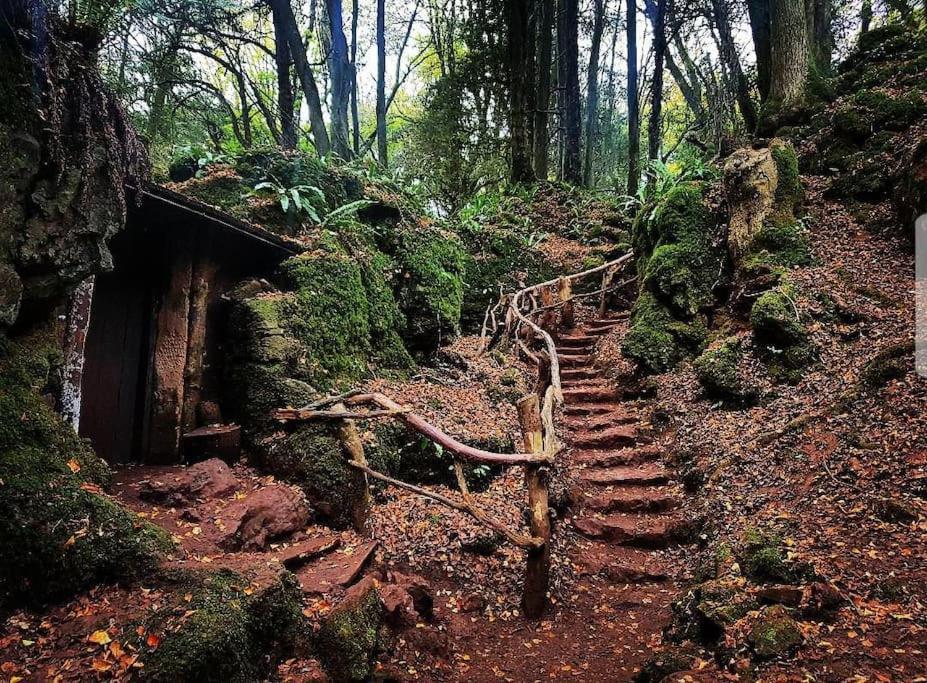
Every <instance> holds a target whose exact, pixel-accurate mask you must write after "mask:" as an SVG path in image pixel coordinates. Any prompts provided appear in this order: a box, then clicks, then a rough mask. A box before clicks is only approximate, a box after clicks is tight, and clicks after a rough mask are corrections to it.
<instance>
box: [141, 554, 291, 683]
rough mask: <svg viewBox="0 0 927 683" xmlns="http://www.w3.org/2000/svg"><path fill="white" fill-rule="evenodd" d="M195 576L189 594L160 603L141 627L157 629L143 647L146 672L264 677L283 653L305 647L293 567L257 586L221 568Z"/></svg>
mask: <svg viewBox="0 0 927 683" xmlns="http://www.w3.org/2000/svg"><path fill="white" fill-rule="evenodd" d="M193 581H194V583H195V584H196V587H195V588H192V589H190V593H189V596H190V600H189V601H187V600H184V601H183V602H180V603H179V604H178V605H176V606H174V607H169V608H165V609H164V610H162V611H161V612H160V613H158V614H156V615H155V616H154V617H153V618H152V619H151V620H150V621H149V623H148V624H146V625H145V627H144V628H145V630H146V631H148V632H151V633H155V634H161V635H160V639H161V642H160V644H159V645H158V646H157V648H156V649H154V650H153V651H151V652H150V653H148V654H143V655H142V661H143V662H144V664H145V667H144V670H143V678H144V680H151V681H164V682H165V683H167V682H170V683H174V682H175V681H177V682H179V681H190V682H191V683H192V682H194V681H197V682H199V681H203V682H215V683H225V682H226V681H236V682H237V681H240V682H241V683H246V682H248V681H256V680H263V679H264V678H265V677H266V676H267V675H268V674H270V673H271V672H272V671H273V670H274V668H275V665H276V664H277V663H278V662H279V661H281V660H282V659H283V658H285V657H287V656H292V655H293V653H294V652H296V651H298V650H300V649H302V650H304V649H305V648H306V646H307V644H308V627H307V624H306V623H305V618H304V617H303V615H302V592H301V589H300V587H299V582H298V581H297V579H296V577H294V576H293V575H292V574H289V573H288V572H282V573H281V574H280V575H279V576H278V577H276V578H275V579H273V580H271V581H264V582H263V585H260V586H259V587H258V588H255V587H254V585H253V584H252V582H251V581H249V580H248V579H246V578H245V577H242V576H240V575H238V574H235V573H233V572H230V571H226V570H223V571H220V572H217V573H215V574H211V575H207V576H205V577H200V578H195V579H193ZM141 647H142V651H143V653H144V652H145V651H146V650H147V649H148V648H147V647H146V645H145V644H143V645H142V646H141Z"/></svg>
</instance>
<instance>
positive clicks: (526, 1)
mask: <svg viewBox="0 0 927 683" xmlns="http://www.w3.org/2000/svg"><path fill="white" fill-rule="evenodd" d="M531 4H532V3H531V2H530V0H506V3H505V10H506V27H507V30H508V36H507V38H508V40H507V43H508V45H507V48H508V65H509V149H510V155H511V158H510V169H509V178H510V180H511V181H512V182H513V183H523V182H530V181H532V180H534V177H535V176H534V169H533V168H532V163H531V162H532V139H531V124H530V119H531V111H530V109H531V103H530V100H531V99H533V96H532V90H533V88H534V81H533V79H531V78H530V72H531V68H530V62H531V61H533V60H530V59H529V56H530V53H531V52H532V51H531V50H529V47H528V45H529V43H530V41H531V36H530V32H529V30H528V29H529V24H530V16H529V15H530V13H531Z"/></svg>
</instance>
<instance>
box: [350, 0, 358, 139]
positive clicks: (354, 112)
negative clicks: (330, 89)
mask: <svg viewBox="0 0 927 683" xmlns="http://www.w3.org/2000/svg"><path fill="white" fill-rule="evenodd" d="M359 12H360V8H359V7H358V0H351V148H352V150H353V151H354V154H355V156H356V155H357V154H359V153H360V112H359V111H358V109H357V19H358V13H359Z"/></svg>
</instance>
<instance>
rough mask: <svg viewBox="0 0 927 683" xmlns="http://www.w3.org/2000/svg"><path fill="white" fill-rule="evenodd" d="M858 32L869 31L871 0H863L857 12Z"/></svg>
mask: <svg viewBox="0 0 927 683" xmlns="http://www.w3.org/2000/svg"><path fill="white" fill-rule="evenodd" d="M859 21H860V26H859V34H860V35H865V34H867V33H869V26H870V25H871V24H872V0H863V6H862V8H861V9H860V12H859Z"/></svg>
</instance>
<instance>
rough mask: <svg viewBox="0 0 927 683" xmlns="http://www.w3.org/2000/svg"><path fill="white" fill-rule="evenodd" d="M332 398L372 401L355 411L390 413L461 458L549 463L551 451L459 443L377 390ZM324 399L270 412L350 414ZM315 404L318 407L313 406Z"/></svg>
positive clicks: (277, 415)
mask: <svg viewBox="0 0 927 683" xmlns="http://www.w3.org/2000/svg"><path fill="white" fill-rule="evenodd" d="M333 400H335V401H341V402H344V403H345V405H359V404H363V403H372V404H374V405H378V406H380V408H381V409H382V410H379V411H374V412H371V413H366V414H357V416H362V417H365V418H366V417H372V418H373V417H391V418H394V419H397V420H399V421H401V422H403V423H405V424H406V425H407V426H408V427H409V428H410V429H412V430H413V431H416V432H418V433H419V434H421V435H422V436H424V437H425V438H426V439H428V440H429V441H433V442H434V443H436V444H439V445H440V446H441V447H442V448H444V449H445V450H447V451H448V452H450V453H452V454H453V455H455V456H457V457H459V458H460V459H462V460H467V461H469V462H475V463H480V464H485V465H504V466H512V465H532V464H544V463H549V462H550V461H551V459H552V458H553V453H546V452H544V453H493V452H492V451H486V450H483V449H482V448H474V447H473V446H468V445H467V444H465V443H461V442H460V441H458V440H457V439H455V438H454V437H452V436H450V435H449V434H446V433H445V432H443V431H441V430H440V429H438V428H437V427H435V426H434V425H433V424H431V423H430V422H428V421H427V420H426V419H425V418H423V417H422V416H421V415H416V414H415V413H413V412H411V410H410V409H409V408H404V407H402V406H401V405H399V404H398V403H396V402H395V401H394V400H392V399H391V398H389V397H388V396H385V395H383V394H380V393H376V392H374V393H369V394H356V393H355V394H351V395H342V396H335V397H333ZM324 405H325V403H324V402H319V403H316V404H313V406H312V407H310V408H279V409H277V410H275V411H274V412H273V417H274V419H276V420H278V421H280V422H287V421H293V420H297V421H300V420H318V419H344V418H345V417H354V415H344V414H342V413H337V412H333V411H330V410H320V409H319V408H321V407H322V406H324ZM316 406H318V408H317V407H316Z"/></svg>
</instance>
